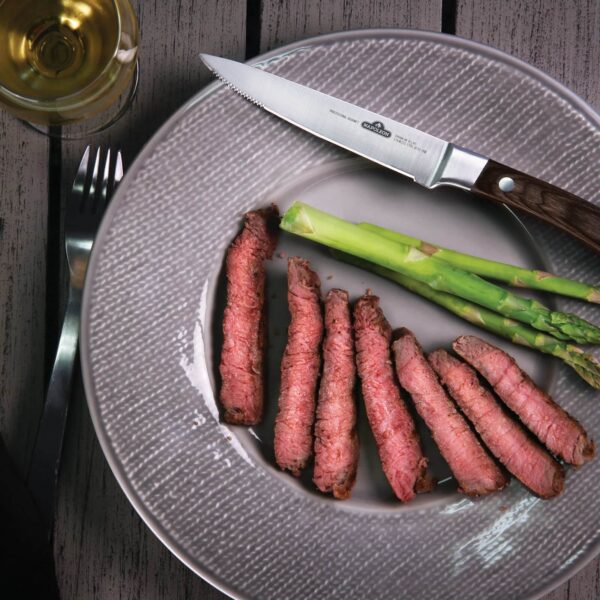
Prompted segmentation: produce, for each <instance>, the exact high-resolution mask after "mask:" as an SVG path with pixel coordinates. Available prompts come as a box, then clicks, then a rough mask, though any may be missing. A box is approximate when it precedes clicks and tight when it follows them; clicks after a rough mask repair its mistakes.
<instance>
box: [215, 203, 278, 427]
mask: <svg viewBox="0 0 600 600" xmlns="http://www.w3.org/2000/svg"><path fill="white" fill-rule="evenodd" d="M278 218H279V213H278V212H277V208H276V207H275V206H274V205H273V206H271V207H270V208H265V209H262V210H254V211H251V212H249V213H246V215H245V221H244V228H243V229H242V232H241V233H240V234H239V235H238V236H237V237H236V239H235V240H234V241H233V243H232V244H231V246H230V248H229V250H228V252H227V259H226V273H227V305H226V307H225V314H224V316H223V348H222V350H221V363H220V366H219V371H220V373H221V390H220V395H219V397H220V400H221V405H222V407H223V418H224V419H225V421H227V423H232V424H236V425H256V424H257V423H259V422H260V421H261V419H262V415H263V407H264V370H265V367H264V363H265V347H266V340H265V331H266V328H265V315H266V312H265V265H264V261H265V260H266V259H270V258H271V257H272V255H273V251H274V250H275V245H276V244H277V224H278Z"/></svg>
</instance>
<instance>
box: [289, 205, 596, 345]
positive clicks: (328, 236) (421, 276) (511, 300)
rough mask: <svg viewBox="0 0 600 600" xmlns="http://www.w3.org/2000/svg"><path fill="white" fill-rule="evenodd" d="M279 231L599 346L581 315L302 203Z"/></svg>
mask: <svg viewBox="0 0 600 600" xmlns="http://www.w3.org/2000/svg"><path fill="white" fill-rule="evenodd" d="M280 226H281V228H282V229H284V230H286V231H289V232H290V233H294V234H296V235H299V236H302V237H305V238H307V239H310V240H313V241H315V242H318V243H320V244H324V245H325V246H328V247H329V248H333V249H335V250H341V251H342V252H346V253H348V254H351V255H353V256H356V257H358V258H363V259H365V260H368V261H370V262H373V263H375V264H378V265H380V266H382V267H386V268H388V269H391V270H393V271H395V272H397V273H401V274H402V275H406V276H408V277H411V278H412V279H416V280H417V281H421V282H422V283H425V284H427V285H429V286H430V287H432V288H433V289H435V290H438V291H442V292H448V293H449V294H454V295H456V296H460V297H461V298H464V299H465V300H470V301H471V302H475V303H476V304H480V305H481V306H484V307H486V308H489V309H490V310H493V311H497V312H499V313H500V314H502V315H504V316H505V317H509V318H512V319H515V320H517V321H521V322H523V323H527V324H528V325H531V326H532V327H533V328H534V329H538V330H540V331H545V332H547V333H550V334H551V335H553V336H554V337H556V338H558V339H562V340H575V341H576V342H581V343H598V342H600V328H598V327H596V326H595V325H593V324H591V323H588V322H587V321H585V320H583V319H580V318H579V317H577V316H576V315H572V314H568V313H561V312H556V311H551V310H548V309H547V308H546V307H545V306H543V305H542V304H541V303H540V302H537V301H536V300H532V299H529V298H523V297H521V296H518V295H517V294H514V293H512V292H509V291H507V290H505V289H503V288H501V287H500V286H497V285H495V284H493V283H489V282H487V281H485V280H484V279H481V277H479V276H477V275H473V274H472V273H469V272H467V271H463V270H462V269H458V268H456V267H453V266H452V265H449V264H447V263H445V262H443V261H440V260H437V259H435V258H432V257H430V256H428V255H427V254H424V253H423V252H421V251H420V250H418V249H417V248H413V247H411V246H407V245H406V244H400V243H398V242H395V241H392V240H389V239H386V238H385V237H383V236H380V235H378V234H376V233H373V232H371V231H367V230H364V229H361V228H360V227H359V226H358V225H354V224H353V223H349V222H348V221H344V220H343V219H339V218H337V217H335V216H333V215H330V214H328V213H326V212H323V211H320V210H318V209H315V208H313V207H311V206H308V205H307V204H304V203H302V202H294V204H292V206H291V207H290V208H289V209H288V210H287V211H286V213H285V214H284V215H283V219H282V221H281V225H280Z"/></svg>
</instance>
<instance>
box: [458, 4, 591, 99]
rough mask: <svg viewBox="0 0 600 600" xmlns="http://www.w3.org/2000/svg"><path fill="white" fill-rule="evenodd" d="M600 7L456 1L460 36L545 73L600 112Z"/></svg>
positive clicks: (589, 5)
mask: <svg viewBox="0 0 600 600" xmlns="http://www.w3.org/2000/svg"><path fill="white" fill-rule="evenodd" d="M599 31H600V2H598V1H597V0H564V1H561V2H548V1H547V0H494V1H492V2H482V1H481V0H457V17H456V34H457V35H460V36H462V37H466V38H469V39H472V40H476V41H478V42H483V43H485V44H489V45H491V46H494V47H495V48H499V49H500V50H504V52H508V53H509V54H512V55H513V56H516V57H517V58H521V59H522V60H524V61H526V62H528V63H530V64H532V65H534V66H536V67H538V68H540V69H542V71H545V72H546V73H548V74H549V75H551V76H552V77H554V78H556V79H558V80H559V81H561V82H562V83H564V84H566V85H567V86H568V87H569V88H571V89H572V90H573V91H574V92H575V93H577V94H578V95H580V96H581V97H582V98H584V99H585V100H587V101H588V102H589V103H590V104H591V105H592V106H593V107H594V108H596V110H598V109H600V75H599V73H598V65H599V64H600V35H598V32H599Z"/></svg>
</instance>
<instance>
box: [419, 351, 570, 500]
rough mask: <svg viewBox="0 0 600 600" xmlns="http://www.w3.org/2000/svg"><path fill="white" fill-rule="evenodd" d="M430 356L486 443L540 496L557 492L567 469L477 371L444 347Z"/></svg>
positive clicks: (435, 369) (506, 465)
mask: <svg viewBox="0 0 600 600" xmlns="http://www.w3.org/2000/svg"><path fill="white" fill-rule="evenodd" d="M428 360H429V364H430V365H431V366H432V367H433V369H434V371H435V372H436V373H437V374H438V376H439V378H440V380H441V381H442V383H443V384H444V385H445V386H446V388H447V389H448V391H449V392H450V395H451V396H452V397H453V398H454V400H456V402H457V404H458V405H459V406H460V408H461V409H462V411H463V413H464V414H465V415H466V416H467V418H468V419H469V420H470V421H471V423H473V425H474V426H475V429H476V430H477V433H478V434H479V436H480V437H481V439H482V440H483V442H484V443H485V445H486V446H487V447H488V448H489V450H490V451H491V452H492V454H493V455H494V456H495V457H496V458H497V459H498V460H499V461H500V462H501V463H502V464H503V465H504V466H505V467H506V468H507V469H508V471H510V472H511V473H512V474H513V475H514V476H515V477H516V478H517V479H518V480H519V481H520V482H521V483H522V484H523V485H525V486H526V487H528V488H529V489H530V490H531V491H532V492H534V493H535V494H537V495H538V496H541V497H542V498H553V497H554V496H558V494H560V493H561V491H562V489H563V485H564V480H565V472H564V469H563V468H562V466H561V465H559V464H558V463H557V462H556V461H555V460H554V459H553V458H552V456H550V454H548V452H546V450H545V449H544V448H543V447H542V446H541V445H540V444H539V443H538V442H536V441H535V440H534V439H532V438H531V436H530V435H529V434H528V433H527V432H526V431H525V429H523V427H521V425H520V424H519V423H517V422H516V421H515V420H514V419H512V418H511V417H510V416H509V415H508V414H507V413H506V411H504V410H503V409H502V406H501V405H500V403H499V402H498V401H497V400H496V399H495V398H494V396H493V395H492V394H491V393H490V392H489V391H488V390H487V389H486V388H484V387H483V386H482V385H481V384H480V383H479V379H478V378H477V375H476V374H475V371H473V369H471V367H469V366H468V365H467V364H465V363H464V362H463V361H462V360H458V359H457V358H454V356H451V355H450V354H448V352H446V351H445V350H441V349H440V350H436V351H435V352H432V353H431V354H430V355H429V356H428Z"/></svg>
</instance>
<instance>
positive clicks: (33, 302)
mask: <svg viewBox="0 0 600 600" xmlns="http://www.w3.org/2000/svg"><path fill="white" fill-rule="evenodd" d="M47 184H48V140H47V139H46V138H45V137H44V136H42V135H40V134H38V133H36V132H34V131H32V130H30V129H28V128H27V127H26V126H25V125H23V124H22V123H21V122H19V121H17V120H16V119H15V118H14V117H12V116H11V115H9V114H8V113H6V112H5V111H3V110H2V109H0V434H1V435H2V436H3V438H4V441H5V444H6V446H7V449H8V452H9V454H10V456H11V458H12V460H13V462H14V464H15V467H16V468H17V471H18V472H19V473H20V475H21V476H24V475H25V472H26V469H27V467H28V464H29V457H30V454H31V450H32V447H33V442H34V439H35V434H36V430H37V422H38V417H39V415H40V413H41V409H42V403H43V391H44V329H45V311H46V303H45V292H46V217H47V200H48V187H47Z"/></svg>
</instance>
